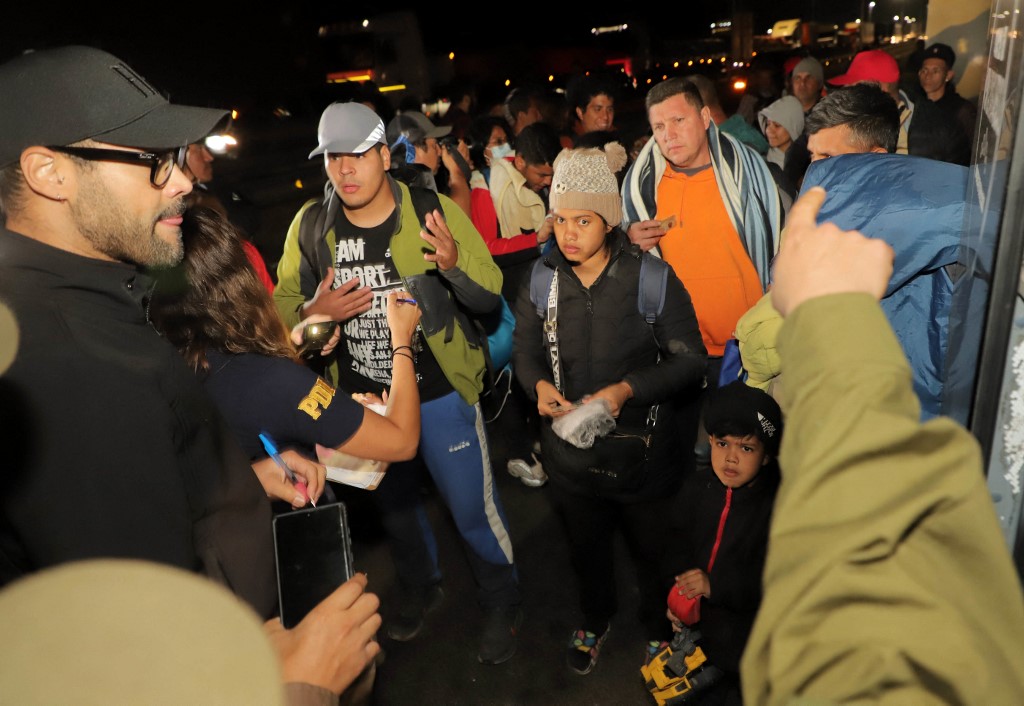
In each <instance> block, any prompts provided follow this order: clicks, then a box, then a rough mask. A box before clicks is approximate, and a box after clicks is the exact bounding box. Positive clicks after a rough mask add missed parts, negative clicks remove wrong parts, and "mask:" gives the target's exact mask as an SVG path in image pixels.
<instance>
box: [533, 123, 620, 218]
mask: <svg viewBox="0 0 1024 706" xmlns="http://www.w3.org/2000/svg"><path fill="white" fill-rule="evenodd" d="M553 166H554V172H555V173H554V175H553V176H552V178H551V195H550V198H549V200H550V203H551V210H552V211H554V210H557V209H559V208H573V209H580V210H584V211H594V212H595V213H597V214H599V215H600V216H601V217H602V218H604V220H605V221H606V222H607V223H608V225H610V226H617V225H619V223H621V222H622V197H621V196H620V195H619V182H618V180H617V179H616V178H615V174H616V172H618V171H619V170H620V169H622V168H623V167H624V166H626V150H625V148H624V147H623V146H622V145H620V144H619V143H618V142H609V143H608V144H606V145H605V146H604V149H603V150H601V149H598V148H597V147H586V148H583V149H575V150H570V149H564V150H562V151H561V152H560V153H559V155H558V157H556V158H555V164H554V165H553Z"/></svg>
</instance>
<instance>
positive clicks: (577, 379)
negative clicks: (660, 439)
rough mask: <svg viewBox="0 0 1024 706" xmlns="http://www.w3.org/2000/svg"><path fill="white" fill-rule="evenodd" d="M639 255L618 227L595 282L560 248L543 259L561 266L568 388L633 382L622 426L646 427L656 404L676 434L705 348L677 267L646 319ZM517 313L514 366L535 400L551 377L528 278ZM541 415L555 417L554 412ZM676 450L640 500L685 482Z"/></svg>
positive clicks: (696, 387) (573, 396) (668, 431)
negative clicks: (678, 407)
mask: <svg viewBox="0 0 1024 706" xmlns="http://www.w3.org/2000/svg"><path fill="white" fill-rule="evenodd" d="M648 257H652V256H650V255H648ZM640 258H641V253H640V250H639V248H637V247H636V246H634V245H630V244H629V243H628V241H627V240H626V238H625V236H624V235H623V234H622V233H621V232H616V235H615V240H614V242H613V244H612V255H611V259H610V261H609V263H608V266H607V267H606V268H605V270H604V272H602V273H601V275H600V276H599V277H598V278H597V279H596V280H595V281H594V283H593V284H591V286H590V287H589V288H586V287H584V286H583V285H582V284H581V283H580V281H579V279H578V278H577V277H576V275H575V274H574V273H573V271H572V268H571V267H570V266H569V265H568V263H567V262H566V261H565V259H564V258H563V257H562V254H561V252H560V251H559V250H557V249H555V250H553V251H551V253H549V254H548V255H547V257H546V258H545V261H544V262H545V265H546V266H549V267H555V268H558V272H559V277H558V283H559V284H558V287H559V289H558V330H559V353H560V356H561V359H562V374H563V390H562V394H563V395H564V396H565V397H566V398H567V399H569V400H578V399H580V398H582V397H583V396H584V395H589V394H592V393H594V392H597V391H598V390H600V389H602V388H604V387H606V386H608V385H611V384H613V383H617V382H620V381H623V380H624V381H626V382H627V383H629V385H630V387H632V388H633V393H634V396H633V399H631V400H629V401H628V402H627V403H626V404H625V405H624V406H623V409H622V411H621V413H620V415H619V419H618V425H619V427H628V428H632V429H640V428H643V427H644V424H645V421H646V417H647V412H648V409H649V408H650V407H651V405H655V404H658V405H661V409H660V410H659V417H658V420H659V421H658V425H657V429H658V430H660V431H662V432H663V434H662V435H663V436H670V437H673V436H676V434H675V431H676V430H675V428H674V426H673V425H672V424H671V423H670V419H671V413H672V407H673V404H675V403H686V401H688V400H690V401H692V400H693V399H695V398H696V395H697V393H699V391H700V388H701V385H702V383H703V379H704V372H705V368H706V366H707V351H706V350H705V348H704V343H703V340H702V339H701V335H700V329H699V328H698V326H697V317H696V315H695V314H694V311H693V305H692V304H691V302H690V295H689V294H688V293H687V292H686V289H685V288H684V287H683V284H682V282H680V281H679V279H678V278H677V277H676V276H675V274H673V273H671V272H670V273H669V277H668V284H667V286H666V292H665V305H664V308H663V310H662V313H661V314H660V315H659V316H658V318H657V321H655V323H654V324H653V325H650V324H648V323H647V322H646V321H644V318H643V316H642V315H641V314H640V312H639V310H638V308H637V294H638V291H639V281H640ZM515 313H516V330H515V345H514V350H513V354H512V366H513V370H515V373H516V377H517V378H518V380H519V383H520V384H521V385H522V386H523V388H524V389H525V391H526V393H527V394H528V395H529V396H530V398H531V399H534V400H536V398H537V395H536V391H535V387H536V384H537V381H538V380H542V379H543V380H548V381H549V382H550V381H551V380H552V375H551V368H550V365H549V362H548V351H547V348H546V346H545V343H544V337H543V325H544V314H541V315H540V316H538V313H537V309H536V307H535V306H534V304H533V303H532V302H531V301H530V280H529V278H528V277H527V278H526V279H524V280H523V283H522V285H521V288H520V291H519V297H518V299H517V300H516V307H515ZM659 355H660V358H659ZM543 421H544V423H550V419H548V418H544V420H543ZM666 451H667V449H666ZM677 453H678V449H677V450H675V451H674V452H671V453H667V454H666V456H665V457H663V458H662V459H661V460H659V461H658V462H656V463H653V464H652V471H654V472H653V473H649V474H648V478H647V481H646V482H645V485H644V487H643V488H642V489H641V490H640V491H638V497H637V499H640V497H643V498H647V497H652V496H654V495H657V494H659V493H660V492H664V491H666V489H669V488H670V487H671V486H672V485H673V484H675V483H677V482H678V481H679V479H680V475H681V473H680V470H681V467H682V466H681V464H680V462H679V458H678V455H676V454H677ZM545 470H546V471H547V472H548V474H549V475H550V476H551V478H552V482H554V483H559V484H560V485H563V487H564V486H566V482H565V479H564V478H563V477H561V476H560V475H559V473H558V469H557V468H548V467H547V465H545ZM570 489H572V490H578V489H577V488H571V487H570Z"/></svg>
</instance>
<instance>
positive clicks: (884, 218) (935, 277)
mask: <svg viewBox="0 0 1024 706" xmlns="http://www.w3.org/2000/svg"><path fill="white" fill-rule="evenodd" d="M967 171H968V170H967V168H966V167H962V166H960V165H956V164H950V163H948V162H939V161H936V160H932V159H925V158H923V157H912V156H908V155H898V154H873V153H872V154H852V155H842V156H839V157H832V158H830V159H825V160H821V161H818V162H814V163H813V164H811V166H810V167H809V168H808V170H807V174H806V176H805V178H804V182H803V185H802V187H801V192H803V191H806V190H807V189H809V188H811V187H812V186H821V187H823V188H824V189H825V191H826V192H827V193H828V197H827V198H826V199H825V204H824V206H823V207H822V209H821V213H820V214H819V216H818V220H819V221H820V222H824V221H832V222H833V223H835V224H836V225H837V226H839V227H840V228H843V229H844V230H851V229H856V230H859V231H860V232H861V233H863V234H864V235H866V236H869V237H872V238H881V239H882V240H885V241H886V242H887V243H889V245H891V246H892V248H893V250H895V252H896V260H895V263H894V266H893V274H892V279H891V280H890V281H889V287H888V289H887V290H886V293H885V296H884V297H883V299H882V309H883V310H884V311H885V314H886V316H887V317H888V318H889V323H891V324H892V327H893V330H894V331H895V332H896V337H897V338H898V339H899V342H900V344H901V345H902V346H903V350H904V352H905V353H906V354H907V359H908V360H909V362H910V367H911V369H912V371H913V374H914V392H916V393H917V396H918V398H919V399H920V400H921V417H922V419H930V418H931V417H934V416H937V415H938V414H940V410H941V404H942V387H943V383H944V381H945V362H946V349H947V347H948V335H949V310H950V304H951V302H952V297H953V281H952V280H951V279H950V276H949V272H948V271H947V270H946V269H945V267H946V266H947V265H951V264H953V263H956V262H957V258H958V254H959V250H960V233H961V230H962V228H963V221H964V207H965V198H966V195H967Z"/></svg>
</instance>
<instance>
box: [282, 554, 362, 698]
mask: <svg viewBox="0 0 1024 706" xmlns="http://www.w3.org/2000/svg"><path fill="white" fill-rule="evenodd" d="M379 607H380V601H379V600H378V599H377V596H375V595H374V594H372V593H368V592H366V575H365V574H357V575H356V576H354V577H352V578H351V579H349V580H348V581H346V582H345V583H343V584H342V585H341V586H340V587H339V588H338V589H337V590H336V591H334V593H332V594H330V595H329V596H328V597H327V598H325V599H324V600H322V601H321V602H320V603H319V604H318V605H317V606H316V607H315V608H313V610H311V611H310V612H309V614H308V615H307V616H306V617H305V618H303V619H302V621H301V622H300V623H299V624H298V625H296V626H295V627H294V628H293V629H291V630H286V629H285V628H284V626H283V625H282V624H281V620H280V619H279V618H273V619H271V620H268V621H267V622H266V623H264V625H263V631H264V633H265V634H266V635H267V637H268V638H269V639H270V642H271V644H272V645H273V646H274V651H275V652H276V653H277V656H278V659H280V661H281V666H282V670H283V673H284V681H285V683H290V682H298V683H305V684H313V685H314V686H319V687H322V688H324V689H328V690H329V691H332V692H333V693H335V694H341V693H342V692H344V691H345V689H347V688H348V687H349V685H351V684H352V682H353V681H355V679H356V677H358V676H359V674H360V673H361V672H362V671H363V670H364V669H366V667H367V666H369V664H370V662H372V661H373V658H374V657H376V656H377V654H378V653H379V652H380V645H379V644H378V643H377V642H376V641H375V640H374V639H373V636H374V635H375V634H376V632H377V630H379V629H380V625H381V617H380V614H379V613H378V612H377V609H378V608H379Z"/></svg>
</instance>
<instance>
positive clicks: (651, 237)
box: [626, 215, 676, 252]
mask: <svg viewBox="0 0 1024 706" xmlns="http://www.w3.org/2000/svg"><path fill="white" fill-rule="evenodd" d="M675 225H676V217H675V216H674V215H673V216H669V217H668V218H666V219H664V220H660V221H658V220H651V221H637V222H636V223H631V224H630V226H629V230H628V231H627V233H626V234H627V235H628V236H629V241H630V242H631V243H635V244H637V245H639V246H640V249H641V250H643V251H644V252H647V251H648V250H650V249H651V248H653V247H654V246H655V245H657V244H658V242H659V241H660V240H661V239H662V237H663V236H664V235H665V233H667V232H668V231H669V229H670V228H674V227H675Z"/></svg>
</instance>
